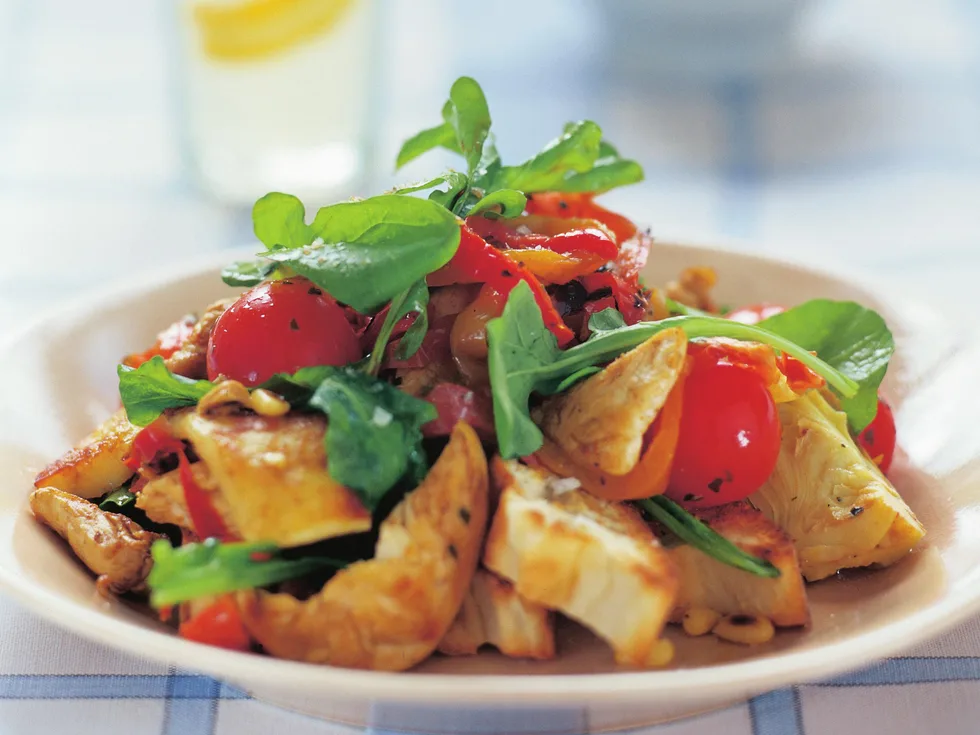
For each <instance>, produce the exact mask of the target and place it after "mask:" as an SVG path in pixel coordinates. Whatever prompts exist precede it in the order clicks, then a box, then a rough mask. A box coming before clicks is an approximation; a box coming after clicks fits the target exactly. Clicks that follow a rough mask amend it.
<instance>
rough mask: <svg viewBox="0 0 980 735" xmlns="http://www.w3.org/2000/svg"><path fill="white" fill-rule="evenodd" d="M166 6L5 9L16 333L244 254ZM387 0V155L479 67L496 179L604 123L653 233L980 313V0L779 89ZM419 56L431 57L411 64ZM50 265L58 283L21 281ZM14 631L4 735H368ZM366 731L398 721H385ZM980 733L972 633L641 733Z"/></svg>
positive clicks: (615, 201)
mask: <svg viewBox="0 0 980 735" xmlns="http://www.w3.org/2000/svg"><path fill="white" fill-rule="evenodd" d="M175 3H176V0H145V2H139V3H133V2H129V3H127V2H122V1H121V0H85V2H76V0H0V221H2V222H3V223H4V235H3V238H2V239H0V254H2V256H3V257H2V258H0V325H6V324H10V323H14V322H16V321H18V320H20V319H21V318H22V317H24V316H26V315H28V314H31V313H33V312H34V311H35V310H36V309H37V308H39V307H41V306H50V305H51V303H52V300H53V299H55V300H56V299H57V297H58V296H71V295H77V294H79V293H81V292H83V291H90V292H94V291H96V290H97V289H98V288H99V286H100V284H101V283H103V282H105V281H106V280H107V279H109V278H112V277H117V276H120V275H123V274H126V273H131V272H135V271H139V270H147V269H152V268H154V267H157V266H159V265H161V264H163V263H165V262H170V261H173V260H175V259H179V258H182V257H188V256H191V255H193V254H197V253H199V252H200V251H201V250H206V249H212V250H218V249H222V248H227V247H231V246H234V245H240V244H242V243H244V242H248V241H249V240H250V238H251V232H250V225H249V219H248V213H247V211H245V210H243V209H237V208H234V207H225V206H221V205H218V204H215V203H213V202H211V201H209V200H207V199H206V198H205V197H202V196H201V194H200V193H199V192H198V191H197V189H196V188H195V186H194V183H193V176H192V173H191V168H190V166H189V165H188V163H187V161H188V159H189V151H188V150H187V146H186V136H185V134H184V131H183V127H182V119H183V117H182V116H183V104H184V103H183V100H182V96H181V93H180V76H179V74H180V68H179V63H178V60H177V59H178V53H177V50H178V44H177V40H176V33H175V31H176V16H175V13H174V7H175ZM379 3H380V4H381V5H382V6H383V12H382V14H381V18H382V22H381V24H380V26H379V29H378V32H379V34H381V36H382V38H383V41H382V43H381V44H380V46H381V48H382V49H383V51H384V53H383V54H381V58H382V71H383V75H382V77H381V79H380V81H379V85H380V89H381V90H382V91H383V94H381V95H379V96H381V97H383V99H384V100H386V102H385V103H384V104H385V105H386V106H383V109H382V110H381V112H382V113H383V114H382V116H381V120H383V121H384V122H383V123H382V122H380V121H379V123H378V125H377V130H376V133H377V135H376V139H377V146H376V148H377V153H378V159H379V160H380V161H389V160H393V156H394V151H395V150H396V149H397V145H398V143H399V141H400V140H401V139H403V138H404V137H405V136H406V135H408V134H410V133H412V132H414V131H415V130H417V129H420V128H422V127H425V126H428V125H430V124H431V123H432V120H433V118H432V115H433V114H435V111H437V110H438V109H439V106H440V104H441V101H442V97H443V95H444V93H445V90H446V89H447V88H448V85H449V83H450V81H451V80H452V78H454V77H455V76H456V75H457V74H458V73H470V74H473V75H475V76H477V77H478V78H479V79H481V81H482V82H483V84H484V86H485V89H486V91H487V94H488V97H489V98H490V101H491V107H492V109H493V111H494V117H495V126H496V128H497V135H498V139H499V140H500V141H501V148H502V152H503V154H504V155H505V157H509V158H519V157H521V156H525V155H527V154H529V153H530V152H532V150H534V149H535V148H536V147H537V146H538V145H539V144H540V142H541V141H543V140H547V139H548V138H550V137H552V136H553V134H554V132H555V130H556V125H557V121H563V120H565V119H575V118H579V117H583V116H589V117H592V118H594V119H597V120H600V121H601V122H603V124H604V127H605V129H606V132H607V133H608V134H609V136H610V138H611V139H613V140H615V141H616V142H617V144H618V145H619V147H620V149H621V150H623V151H624V152H627V153H629V154H630V155H632V156H633V157H636V158H638V159H639V160H641V161H642V162H643V163H644V165H645V168H646V170H647V180H646V182H644V184H642V185H639V186H635V187H631V188H629V189H624V190H622V191H617V192H613V193H612V194H610V195H609V198H608V201H609V204H610V206H613V207H619V208H622V209H623V210H624V211H627V212H629V213H631V214H634V215H635V216H636V217H637V218H643V217H647V218H648V219H649V221H651V222H655V223H656V225H657V228H656V229H657V233H658V234H660V235H662V236H665V237H666V236H672V235H685V236H689V237H695V238H698V237H700V238H703V239H706V240H709V241H711V240H714V239H717V238H719V237H721V238H726V239H730V238H734V239H738V240H744V241H745V242H747V243H750V244H743V245H739V246H740V247H744V248H749V249H752V250H755V251H756V252H760V253H779V254H782V255H786V256H789V257H797V258H800V259H803V260H808V261H814V260H818V261H820V262H822V263H826V264H828V265H836V266H841V265H844V266H847V267H849V268H851V269H853V270H856V271H858V272H862V271H863V272H867V273H873V274H874V275H875V276H876V277H877V278H878V279H879V280H880V279H885V280H887V281H889V282H891V284H892V285H893V286H894V287H895V288H897V289H908V290H912V289H914V290H915V292H916V293H917V294H918V295H919V296H920V297H922V298H925V299H927V300H930V301H932V302H933V303H934V304H936V305H938V306H939V307H940V308H943V309H947V310H950V311H954V310H955V311H958V312H962V311H967V312H970V311H972V312H973V313H975V310H976V308H977V307H978V306H980V303H978V301H977V296H976V290H975V287H974V286H973V284H974V283H975V281H976V279H977V277H978V276H980V248H977V247H976V232H977V231H978V230H980V215H978V212H980V209H978V208H977V207H976V202H977V201H980V124H978V121H980V3H976V2H971V1H970V0H961V1H960V2H957V1H956V0H948V1H940V2H934V3H919V2H915V1H914V0H906V1H904V2H898V0H896V2H892V3H882V4H875V3H874V2H871V1H870V0H863V1H861V2H859V1H858V0H848V1H847V2H834V1H831V0H826V1H816V0H815V1H814V2H811V3H810V5H809V7H808V15H807V16H805V18H804V19H803V20H802V21H801V26H800V27H799V28H798V30H799V39H800V40H799V42H798V44H797V47H796V50H795V51H794V52H793V54H792V55H791V56H789V57H787V59H786V60H785V63H780V64H779V65H778V68H777V69H776V70H775V73H772V74H768V75H741V76H735V75H732V74H727V73H717V74H715V75H708V76H705V75H701V76H698V77H692V78H686V77H680V78H678V77H672V78H670V79H669V80H664V79H661V78H659V77H658V74H657V73H656V69H644V68H643V67H642V63H639V62H640V61H642V58H643V53H644V50H643V48H641V47H633V46H630V45H629V44H627V43H626V42H625V41H622V42H620V39H617V38H613V37H611V36H610V34H609V33H605V34H604V33H603V32H602V29H603V27H604V23H605V21H606V18H605V17H604V14H603V10H602V6H603V3H588V2H586V1H585V0H575V1H574V2H573V1H572V0H538V1H537V2H535V3H526V2H520V0H501V2H497V3H494V11H493V13H492V14H490V16H492V18H491V17H490V16H488V15H487V14H486V12H485V11H486V8H484V7H483V6H481V5H480V4H468V3H454V2H451V1H450V0H413V2H412V3H408V2H407V1H406V0H379ZM733 4H734V5H738V3H733ZM508 18H510V19H514V18H520V22H519V23H514V22H510V23H508V24H507V27H506V30H502V29H498V30H494V29H493V27H492V25H491V26H490V27H489V30H488V32H491V31H492V39H493V49H492V51H493V53H488V46H487V44H486V43H469V42H467V43H459V42H458V40H459V38H460V37H461V34H460V33H459V31H458V29H460V28H470V29H472V28H474V27H476V26H477V25H478V24H481V23H482V24H492V23H496V22H503V21H504V20H505V19H508ZM664 22H668V19H666V17H665V19H664ZM543 28H546V29H547V32H546V33H545V32H543V31H542V29H543ZM454 39H455V41H454ZM430 48H439V49H440V50H441V51H440V54H439V55H438V58H436V56H435V55H430V54H419V49H430ZM624 59H626V60H627V61H629V60H632V61H634V62H637V63H633V64H627V63H624ZM627 67H628V68H627ZM507 146H513V147H511V148H508V147H507ZM433 165H439V164H438V161H436V162H430V163H420V164H419V165H418V167H417V168H412V167H410V168H409V169H408V170H407V171H406V172H404V173H405V175H404V177H401V176H400V177H399V179H398V180H402V179H403V178H404V179H410V178H412V177H413V176H415V175H416V174H417V175H418V176H424V175H426V174H430V173H431V170H432V167H433ZM413 166H415V164H413ZM373 178H374V180H373V182H372V186H371V187H370V188H369V189H366V192H369V191H376V190H379V189H381V188H384V187H386V186H387V185H389V184H391V183H394V182H395V181H396V179H395V178H393V177H392V175H391V174H390V170H389V168H388V167H387V166H386V165H384V166H379V167H378V169H377V170H376V171H374V177H373ZM366 192H365V193H366ZM22 243H30V244H31V247H30V248H24V247H22V246H21V244H22ZM38 252H44V253H46V257H45V269H46V271H45V277H46V279H47V285H48V287H47V288H45V289H38V288H36V285H35V283H34V282H33V281H31V280H30V279H25V278H24V277H23V276H24V274H25V273H32V272H36V270H37V253H38ZM0 631H2V633H0V735H21V734H22V733H34V732H49V731H55V730H57V731H59V732H66V733H68V732H70V733H75V732H78V733H83V732H93V733H94V732H96V731H97V732H99V733H100V735H115V734H116V733H120V734H121V733H126V734H127V735H130V734H133V733H153V734H154V735H156V734H162V735H170V734H174V735H177V734H179V735H212V734H217V735H226V734H227V735H230V734H231V733H236V734H238V733H271V732H287V731H288V732H290V733H293V734H294V735H303V734H306V733H310V734H313V733H317V734H329V735H341V734H344V735H357V733H362V732H364V731H363V730H358V729H354V728H350V727H345V726H341V725H335V724H331V723H324V722H321V721H318V720H314V719H311V718H307V717H304V716H301V715H297V714H293V713H289V712H285V711H282V710H279V709H277V708H274V707H271V706H268V705H265V704H262V703H260V702H257V701H255V700H252V699H250V698H249V697H248V696H247V695H246V694H244V693H243V692H241V691H239V690H237V689H235V688H233V687H231V686H228V685H226V684H223V683H220V682H217V681H215V680H213V679H211V678H208V677H205V676H200V675H197V674H195V673H193V672H189V671H182V670H175V669H168V668H166V667H162V666H160V665H158V664H155V663H153V662H150V661H145V660H139V659H135V658H131V657H129V656H126V655H123V654H120V653H118V652H116V651H114V650H112V649H109V648H105V647H101V646H97V645H94V644H91V643H89V642H87V641H85V640H83V639H81V638H77V637H75V636H73V635H70V634H68V633H65V632H62V631H60V630H58V629H56V628H54V627H52V626H50V625H47V624H46V623H43V622H42V621H40V620H39V619H37V618H36V617H34V616H32V615H30V614H29V613H27V612H25V611H24V610H22V609H21V608H19V607H18V606H16V605H15V604H14V603H13V602H12V601H9V600H7V599H6V598H4V597H3V596H0ZM325 696H329V693H325ZM485 714H486V713H485ZM376 715H377V716H376V718H375V719H376V721H377V722H379V723H384V727H390V725H389V723H390V721H391V719H392V718H391V717H388V716H385V712H384V708H383V707H379V708H378V711H377V712H376ZM495 716H496V717H497V718H498V719H499V723H500V724H499V727H500V728H501V729H500V732H511V731H512V730H513V729H514V727H515V725H514V724H513V723H514V720H513V718H512V716H507V714H506V713H502V712H501V713H496V715H495ZM569 718H570V719H569ZM978 722H980V620H973V621H971V622H969V623H968V624H966V625H964V626H962V627H960V628H959V629H957V630H955V631H953V632H952V633H948V634H946V635H944V636H942V637H940V638H938V639H936V640H934V641H932V642H930V643H929V644H927V645H925V646H922V647H920V648H918V649H916V650H914V651H911V652H909V653H908V655H904V656H901V657H897V658H893V659H889V660H886V661H882V662H878V663H876V664H874V665H872V666H870V667H869V668H866V669H864V670H862V671H858V672H855V673H851V674H847V675H844V676H840V677H837V678H834V679H831V680H829V681H824V682H818V683H813V684H808V685H805V686H793V687H788V688H784V689H779V690H777V691H774V692H771V693H768V694H764V695H762V696H759V697H756V698H754V699H752V700H751V701H749V702H747V703H744V704H740V705H736V706H733V707H730V708H728V709H725V710H722V711H720V712H715V713H710V714H707V715H703V716H701V717H697V718H693V719H690V720H685V721H682V722H678V723H672V724H668V725H663V726H660V727H654V728H646V729H641V730H636V731H634V732H635V733H636V734H637V735H640V734H641V733H642V734H643V735H654V734H656V735H665V734H666V735H681V734H688V733H691V734H693V733H707V732H712V733H713V732H719V733H726V734H731V735H750V734H751V735H804V733H805V734H807V735H847V734H848V733H862V734H864V733H877V732H888V733H890V735H902V734H903V733H909V734H912V733H924V732H935V733H944V734H946V733H949V734H954V735H955V734H963V735H966V734H967V733H976V732H978V731H980V725H978V724H977V723H978ZM521 725H522V726H523V727H528V728H530V727H539V728H541V729H542V730H544V729H545V728H551V729H552V730H554V729H555V728H559V729H565V730H573V731H574V730H578V731H579V732H581V733H583V734H584V733H588V732H589V727H588V722H587V718H586V716H585V715H584V714H582V715H581V717H575V716H574V714H573V715H571V716H570V715H569V714H568V712H567V711H565V712H563V713H555V714H554V716H552V717H550V718H549V716H548V713H537V714H536V715H535V716H534V717H533V722H532V721H531V720H530V719H529V720H527V721H525V722H523V723H521ZM367 732H368V733H371V734H372V735H387V734H388V733H390V732H392V731H391V730H384V729H380V726H379V727H376V728H374V729H369V730H368V731H367Z"/></svg>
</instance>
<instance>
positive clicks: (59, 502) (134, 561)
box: [30, 487, 163, 594]
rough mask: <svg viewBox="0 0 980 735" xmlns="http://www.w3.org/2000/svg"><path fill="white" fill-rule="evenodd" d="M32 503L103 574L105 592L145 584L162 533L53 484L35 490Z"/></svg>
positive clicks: (41, 517)
mask: <svg viewBox="0 0 980 735" xmlns="http://www.w3.org/2000/svg"><path fill="white" fill-rule="evenodd" d="M30 504H31V510H32V511H33V513H34V516H35V517H36V518H37V519H38V520H39V521H41V522H43V523H44V524H46V525H47V526H50V527H51V528H52V529H53V530H54V531H56V532H57V533H58V535H59V536H61V537H62V538H63V539H65V541H67V542H68V544H69V545H70V546H71V548H72V550H73V551H74V552H75V554H76V555H77V556H78V558H79V559H81V560H82V562H83V563H84V564H85V566H87V567H88V568H89V569H91V570H92V571H93V572H94V573H95V574H97V575H99V590H100V591H102V592H111V593H115V594H121V593H123V592H127V591H129V590H134V589H140V588H142V587H143V581H144V580H145V579H146V575H147V574H149V573H150V569H151V567H152V566H153V560H152V559H151V558H150V546H151V545H152V544H153V542H154V541H156V540H157V539H160V538H163V537H162V536H160V535H159V534H156V533H151V532H150V531H147V530H145V529H143V528H142V527H140V526H139V525H138V524H137V523H136V522H135V521H132V520H130V519H129V518H127V517H126V516H124V515H120V514H119V513H107V512H105V511H103V510H100V509H99V507H98V506H97V505H95V504H94V503H91V502H89V501H88V500H84V499H82V498H80V497H78V496H77V495H73V494H72V493H67V492H64V491H62V490H58V489H56V488H53V487H41V488H37V489H36V490H34V492H32V493H31V498H30Z"/></svg>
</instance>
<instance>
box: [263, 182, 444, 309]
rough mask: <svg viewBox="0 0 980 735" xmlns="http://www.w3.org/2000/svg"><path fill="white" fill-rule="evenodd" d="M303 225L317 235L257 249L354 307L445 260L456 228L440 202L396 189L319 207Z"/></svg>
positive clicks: (380, 299)
mask: <svg viewBox="0 0 980 735" xmlns="http://www.w3.org/2000/svg"><path fill="white" fill-rule="evenodd" d="M311 229H312V231H313V233H314V235H315V237H316V238H317V240H316V241H315V242H313V243H312V244H309V245H306V246H304V247H299V248H294V249H286V248H282V247H279V248H274V249H272V250H270V251H269V252H268V253H265V254H264V255H265V257H267V258H269V259H271V260H274V261H275V262H276V263H282V264H285V265H288V266H289V267H290V268H292V269H293V270H294V271H296V272H297V273H298V274H300V275H302V276H306V277H307V278H309V279H310V280H311V281H313V282H314V283H315V284H316V285H318V286H320V287H321V288H322V289H324V290H325V291H327V292H328V293H329V294H330V295H331V296H333V297H334V298H335V299H337V300H338V301H340V302H343V303H345V304H349V305H350V306H352V307H354V308H355V309H357V310H358V311H360V312H362V313H367V312H371V311H374V310H376V309H377V308H378V307H380V306H381V305H382V304H384V303H385V302H387V301H389V300H390V299H391V298H393V297H394V296H395V295H396V294H398V293H399V292H401V291H404V290H405V289H407V288H409V287H410V286H411V285H412V284H414V283H415V282H416V281H418V280H420V279H422V278H424V277H425V276H426V275H428V274H429V273H431V272H432V271H434V270H437V269H438V268H440V267H442V266H443V265H445V264H446V263H448V262H449V260H450V258H452V256H453V255H454V254H455V252H456V248H457V247H459V236H460V230H459V223H458V221H457V220H456V217H455V216H454V215H453V214H452V213H451V212H448V211H447V210H446V209H445V208H443V207H441V206H439V205H438V204H436V203H435V202H431V201H428V200H425V199H416V198H414V197H406V196H398V195H396V194H383V195H381V196H376V197H372V198H370V199H364V200H361V201H355V202H342V203H340V204H334V205H331V206H329V207H323V208H322V209H320V211H319V212H317V215H316V218H315V219H314V221H313V225H312V227H311Z"/></svg>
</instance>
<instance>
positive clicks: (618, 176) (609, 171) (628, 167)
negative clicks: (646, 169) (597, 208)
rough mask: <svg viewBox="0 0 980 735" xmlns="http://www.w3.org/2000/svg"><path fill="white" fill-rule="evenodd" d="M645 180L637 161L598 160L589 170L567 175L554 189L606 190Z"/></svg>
mask: <svg viewBox="0 0 980 735" xmlns="http://www.w3.org/2000/svg"><path fill="white" fill-rule="evenodd" d="M639 181H643V167H642V166H640V164H638V163H637V162H636V161H628V160H617V161H609V162H608V163H600V162H599V161H596V164H595V166H593V167H592V168H591V169H589V170H588V171H583V172H582V173H578V174H572V175H571V176H567V177H565V179H564V180H563V181H561V182H560V183H559V184H558V185H557V186H556V187H555V188H554V189H553V191H568V192H579V191H580V192H592V193H595V194H601V193H602V192H604V191H609V190H610V189H615V188H616V187H619V186H627V185H629V184H635V183H637V182H639Z"/></svg>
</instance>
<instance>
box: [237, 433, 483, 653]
mask: <svg viewBox="0 0 980 735" xmlns="http://www.w3.org/2000/svg"><path fill="white" fill-rule="evenodd" d="M487 485H488V478H487V462H486V457H485V455H484V453H483V447H482V446H481V445H480V440H479V438H478V437H477V435H476V433H475V432H474V431H473V429H471V428H470V427H469V426H468V425H466V424H463V423H460V424H457V425H456V428H455V429H454V430H453V433H452V436H451V438H450V441H449V444H448V445H447V446H446V448H445V449H444V450H443V452H442V455H441V456H440V457H439V459H438V460H437V461H436V463H435V465H433V467H432V469H431V470H430V471H429V474H428V476H426V478H425V480H423V481H422V484H421V485H419V486H418V487H417V488H416V489H415V490H413V491H412V492H410V493H409V494H408V495H407V496H406V497H405V499H404V500H402V502H401V503H399V504H398V505H397V506H396V507H395V509H394V510H393V511H392V512H391V514H390V515H389V516H388V517H387V518H386V519H385V520H384V522H383V523H382V524H381V532H380V536H379V539H378V544H377V547H376V552H375V558H374V559H371V560H369V561H363V562H357V563H355V564H352V565H351V566H349V567H347V568H346V569H343V570H341V571H339V572H338V573H337V574H336V575H335V576H334V577H333V578H332V579H331V580H330V581H329V582H327V584H326V585H325V586H324V587H323V589H322V590H321V591H320V592H319V593H318V594H316V595H314V596H313V597H311V598H310V599H308V600H305V601H300V600H297V599H296V598H295V597H292V596H291V595H287V594H284V593H277V594H271V593H268V592H263V591H260V590H250V591H248V592H242V593H239V594H238V603H239V609H240V610H241V612H242V619H243V621H244V623H245V626H246V628H247V629H248V631H249V632H250V633H251V634H252V636H253V637H254V638H255V639H256V640H257V641H259V642H260V643H261V644H262V645H263V646H264V647H265V649H266V650H267V651H268V652H269V653H271V654H272V655H274V656H278V657H280V658H288V659H294V660H299V661H309V662H313V663H323V664H330V665H332V666H346V667H352V668H364V669H378V670H388V671H401V670H404V669H408V668H411V667H412V666H414V665H415V664H417V663H418V662H419V661H421V660H423V659H424V658H426V657H427V656H428V655H429V654H430V653H432V652H433V651H434V650H435V648H436V646H437V645H439V641H441V640H442V639H443V637H444V636H445V635H446V631H448V630H449V628H450V626H451V625H452V623H453V620H454V619H455V618H456V615H457V613H458V612H459V609H460V607H461V605H462V604H463V598H464V597H465V596H466V592H467V590H468V589H469V588H470V583H471V582H472V579H473V573H474V571H475V570H476V565H477V561H478V557H479V555H480V547H481V545H482V543H483V535H484V530H485V528H486V520H487Z"/></svg>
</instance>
